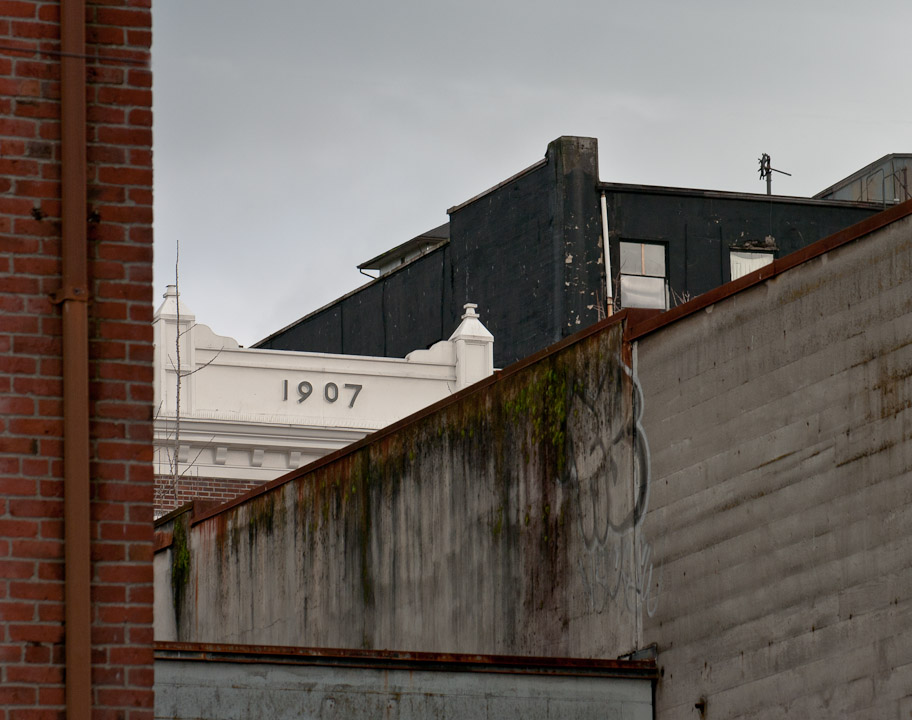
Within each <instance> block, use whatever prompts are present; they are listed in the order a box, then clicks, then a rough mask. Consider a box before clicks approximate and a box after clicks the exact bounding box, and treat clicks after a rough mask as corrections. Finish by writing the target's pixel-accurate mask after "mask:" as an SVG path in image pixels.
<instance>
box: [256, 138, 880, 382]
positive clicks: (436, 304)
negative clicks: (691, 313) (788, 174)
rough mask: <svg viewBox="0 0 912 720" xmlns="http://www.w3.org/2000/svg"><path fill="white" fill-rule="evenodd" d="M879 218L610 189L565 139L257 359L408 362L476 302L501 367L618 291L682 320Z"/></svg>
mask: <svg viewBox="0 0 912 720" xmlns="http://www.w3.org/2000/svg"><path fill="white" fill-rule="evenodd" d="M603 196H604V207H605V213H604V216H603V213H602V202H603V201H602V197H603ZM880 209H881V207H880V205H878V204H872V203H857V202H845V201H832V200H820V199H809V198H794V197H782V196H775V195H774V196H768V195H755V194H748V193H728V192H717V191H709V190H693V189H682V188H667V187H656V186H645V185H627V184H619V183H603V182H600V181H599V173H598V144H597V141H596V140H595V139H593V138H580V137H562V138H558V139H557V140H555V141H554V142H552V143H550V144H549V145H548V150H547V153H546V155H545V157H544V159H542V160H540V161H539V162H537V163H535V164H534V165H532V166H531V167H528V168H526V169H525V170H523V171H522V172H520V173H518V174H516V175H514V176H513V177H511V178H509V179H507V180H505V181H504V182H502V183H500V184H498V185H496V186H495V187H493V188H491V189H489V190H487V191H485V192H483V193H481V194H480V195H477V196H476V197H474V198H472V199H471V200H468V201H467V202H464V203H462V204H461V205H457V206H455V207H452V208H450V209H449V210H448V211H447V212H448V214H449V217H450V221H449V224H448V226H446V225H444V226H441V227H439V228H435V229H434V230H431V231H429V232H427V233H424V234H423V235H419V236H418V237H416V238H413V239H412V240H410V241H408V242H406V243H403V244H402V245H400V246H398V247H396V248H394V249H393V250H390V251H389V252H387V253H384V254H382V255H380V256H378V257H376V258H373V259H372V260H370V261H368V262H366V263H363V264H362V265H361V266H360V267H361V269H362V270H375V271H377V272H379V273H381V274H380V275H379V277H377V279H375V280H373V281H371V282H370V283H368V284H367V285H364V286H363V287H361V288H358V289H357V290H355V291H353V292H351V293H349V294H347V295H345V296H343V297H341V298H339V299H338V300H336V301H335V302H333V303H331V304H329V305H327V306H325V307H323V308H321V309H319V310H317V311H315V312H312V313H310V314H309V315H306V316H304V317H303V318H301V319H300V320H298V321H296V322H294V323H292V324H291V325H289V326H287V327H285V328H283V329H282V330H279V331H278V332H276V333H274V334H272V335H270V336H269V337H267V338H265V339H264V340H261V341H260V342H259V343H257V344H256V347H263V348H272V349H278V350H305V351H311V352H330V353H350V354H355V355H385V356H389V357H402V356H403V355H405V354H406V353H408V352H410V351H411V350H414V349H416V348H420V347H426V346H429V345H431V344H433V343H434V342H437V341H438V340H441V339H444V338H446V337H448V336H449V334H450V333H451V332H452V330H453V329H454V328H455V327H456V325H457V324H458V320H459V317H460V316H461V315H462V312H463V309H462V306H463V304H464V303H466V302H474V303H478V305H479V312H480V313H481V319H482V321H483V322H484V324H485V325H486V326H487V328H488V329H489V330H490V331H491V332H492V333H493V334H494V362H495V365H497V366H498V367H503V366H505V365H508V364H510V363H512V362H514V361H516V360H519V359H521V358H523V357H525V356H527V355H529V354H531V353H533V352H535V351H537V350H540V349H541V348H543V347H546V346H548V345H550V344H552V343H554V342H556V341H558V340H560V339H561V338H563V337H566V336H567V335H570V334H572V333H574V332H576V331H577V330H580V329H582V328H584V327H586V326H588V325H590V324H592V323H594V322H596V321H598V320H599V319H601V318H603V317H605V314H606V312H607V311H608V304H609V303H608V295H609V287H610V290H611V292H610V294H611V297H612V299H613V307H614V309H615V310H616V309H619V308H621V307H625V306H626V307H664V308H668V307H673V306H674V305H677V304H680V303H681V302H684V301H686V300H688V299H690V298H692V297H695V296H697V295H700V294H702V293H704V292H706V291H708V290H711V289H712V288H715V287H717V286H719V285H721V284H722V283H725V282H728V281H729V280H731V279H733V277H737V276H740V275H742V274H745V273H746V272H749V271H750V270H752V269H754V268H756V267H759V266H761V265H762V264H764V263H766V262H769V261H771V260H772V259H773V258H776V257H781V256H783V255H786V254H788V253H791V252H794V251H795V250H798V249H800V248H802V247H804V246H806V245H809V244H810V243H812V242H814V241H816V240H819V239H821V238H823V237H826V236H827V235H830V234H832V233H834V232H837V231H839V230H841V229H843V228H845V227H848V226H849V225H852V224H854V223H856V222H859V221H861V220H863V219H865V218H866V217H868V216H870V215H872V214H874V213H876V212H878V211H879V210H880ZM606 224H607V228H608V245H609V258H608V259H609V261H610V262H609V263H607V264H606V262H605V257H604V254H603V242H602V236H603V228H604V227H605V225H606ZM608 267H610V273H608V272H607V268H608ZM609 274H610V282H609V277H608V276H609Z"/></svg>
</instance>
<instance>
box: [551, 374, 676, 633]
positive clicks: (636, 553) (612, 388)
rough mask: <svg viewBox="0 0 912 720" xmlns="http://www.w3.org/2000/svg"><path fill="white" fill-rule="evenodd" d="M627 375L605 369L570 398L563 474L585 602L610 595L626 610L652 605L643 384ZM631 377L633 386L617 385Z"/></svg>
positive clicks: (601, 601)
mask: <svg viewBox="0 0 912 720" xmlns="http://www.w3.org/2000/svg"><path fill="white" fill-rule="evenodd" d="M621 369H622V371H623V373H624V375H625V376H626V378H627V382H623V379H622V378H621V377H619V376H617V375H615V378H616V382H611V381H609V378H608V373H607V372H606V373H604V374H603V375H602V377H600V378H599V380H598V382H597V383H596V384H595V387H589V388H582V389H577V390H575V391H574V393H573V397H572V399H571V406H570V416H569V418H568V425H569V428H568V429H569V433H568V435H569V442H570V455H571V462H570V463H569V464H568V477H567V478H566V479H567V480H568V481H569V482H570V483H571V486H572V487H573V488H574V489H575V491H576V493H577V497H578V502H579V515H578V519H579V524H578V528H579V536H580V539H581V541H582V544H583V553H582V554H581V555H580V556H579V557H578V559H577V561H578V567H579V571H580V575H581V577H582V580H583V587H584V589H585V592H586V594H587V596H588V599H589V604H590V608H591V609H592V610H593V611H595V612H602V611H603V610H604V609H605V608H606V607H607V606H608V604H609V603H611V602H614V603H616V604H617V605H618V606H619V607H622V608H624V609H626V610H629V611H630V612H636V611H637V610H638V609H639V608H642V609H644V610H645V611H646V612H647V613H648V614H649V615H650V616H652V615H653V614H654V613H655V611H656V609H657V607H658V592H659V585H660V583H659V582H657V581H655V580H654V576H655V573H654V569H653V562H652V554H653V550H652V546H651V545H650V544H649V543H648V542H647V541H646V538H645V537H644V536H643V533H642V529H641V526H642V523H643V519H644V518H645V516H646V509H647V506H648V504H649V481H650V458H649V444H648V441H647V439H646V433H645V432H644V431H643V427H642V424H641V419H642V415H643V392H642V389H641V388H640V383H639V380H638V379H637V377H636V376H635V374H634V373H633V372H632V371H631V370H630V368H628V367H627V366H626V365H623V364H621ZM628 383H629V386H630V387H631V392H629V393H625V392H622V391H621V389H622V388H623V387H624V386H625V385H627V384H628Z"/></svg>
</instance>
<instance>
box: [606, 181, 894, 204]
mask: <svg viewBox="0 0 912 720" xmlns="http://www.w3.org/2000/svg"><path fill="white" fill-rule="evenodd" d="M597 189H598V190H604V191H605V192H609V193H641V194H645V195H677V196H685V197H702V198H714V199H719V200H747V201H750V202H765V203H770V202H775V203H786V204H790V205H814V206H818V207H820V206H825V207H851V208H859V207H860V208H872V209H878V210H879V209H880V208H881V207H882V205H881V203H879V202H855V201H852V200H823V199H821V198H817V197H812V198H806V197H797V196H795V195H767V194H765V193H745V192H733V191H729V190H703V189H700V188H679V187H671V186H666V185H633V184H628V183H611V182H600V183H598V185H597Z"/></svg>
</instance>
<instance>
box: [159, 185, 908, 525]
mask: <svg viewBox="0 0 912 720" xmlns="http://www.w3.org/2000/svg"><path fill="white" fill-rule="evenodd" d="M908 215H912V200H908V201H906V202H904V203H901V204H900V205H894V206H893V207H891V208H889V209H887V210H884V211H883V212H881V213H878V214H877V215H872V216H871V217H869V218H866V219H865V220H862V221H861V222H859V223H856V224H855V225H852V226H850V227H848V228H846V229H844V230H841V231H839V232H837V233H835V234H833V235H830V236H829V237H826V238H823V239H822V240H818V241H817V242H815V243H813V244H811V245H808V246H807V247H805V248H803V249H801V250H798V251H796V252H793V253H791V254H789V255H786V256H785V257H783V258H779V259H777V260H774V261H773V262H772V263H771V264H769V265H766V266H764V267H762V268H759V269H758V270H755V271H753V272H751V273H748V274H747V275H745V276H743V277H741V278H738V279H737V280H733V281H732V282H729V283H726V284H725V285H721V286H720V287H718V288H716V289H714V290H710V291H709V292H707V293H704V294H703V295H698V296H697V297H696V298H694V299H693V300H691V301H689V302H686V303H684V304H683V305H678V306H677V307H674V308H672V309H671V310H667V311H664V312H662V311H660V310H640V309H627V310H621V311H620V312H618V313H616V314H614V315H612V316H610V317H608V318H605V319H604V320H601V321H599V322H597V323H595V324H594V325H590V326H589V327H588V328H584V329H583V330H581V331H579V332H578V333H575V334H574V335H570V336H569V337H566V338H564V339H563V340H561V341H559V342H557V343H555V344H554V345H551V346H549V347H547V348H544V349H543V350H539V351H538V352H536V353H533V354H532V355H530V356H528V357H526V358H524V359H523V360H520V361H518V362H515V363H513V364H512V365H510V366H508V367H507V368H505V369H504V370H498V371H495V372H494V374H493V375H491V376H490V377H488V378H485V379H484V380H481V381H479V382H477V383H475V384H474V385H470V386H469V387H467V388H464V389H463V390H460V391H459V392H456V393H454V394H452V395H450V396H448V397H446V398H444V399H442V400H439V401H438V402H436V403H434V404H432V405H429V406H428V407H426V408H423V409H422V410H419V411H418V412H416V413H414V414H412V415H409V416H407V417H405V418H402V419H401V420H398V421H397V422H395V423H393V424H392V425H388V426H387V427H385V428H383V429H381V430H378V431H377V432H375V433H372V434H370V435H368V436H366V437H365V438H362V439H361V440H358V441H356V442H354V443H352V444H351V445H347V446H345V447H344V448H341V449H340V450H336V451H335V452H333V453H330V454H329V455H325V456H324V457H322V458H319V459H317V460H315V461H314V462H312V463H310V464H308V465H305V466H304V467H302V468H298V469H297V470H292V471H291V472H289V473H287V474H285V475H282V476H281V477H279V478H276V479H275V480H271V481H270V482H267V483H264V484H263V485H259V486H257V487H256V488H253V489H252V490H250V491H248V492H247V493H245V494H243V495H240V496H238V497H236V498H234V499H233V500H229V501H228V502H227V503H225V504H223V505H218V506H217V507H213V508H206V509H202V508H199V507H197V508H194V511H193V515H192V519H191V524H192V525H197V524H198V523H201V522H203V521H204V520H206V519H207V518H210V517H213V516H215V515H219V514H221V513H223V512H226V511H228V510H231V509H232V508H234V507H236V506H238V505H242V504H244V503H245V502H247V501H248V500H251V499H253V498H255V497H258V496H260V495H263V494H265V493H267V492H269V491H270V490H272V489H273V488H275V487H278V486H280V485H284V484H285V483H288V482H291V481H293V480H295V479H297V478H299V477H303V476H305V475H308V474H310V473H312V472H313V471H315V470H317V469H319V468H320V467H323V466H324V465H329V464H330V463H332V462H335V461H336V460H338V459H340V458H342V457H345V456H346V455H349V454H351V453H354V452H357V451H359V450H361V449H362V448H363V447H365V446H367V445H369V444H371V443H373V442H375V441H377V440H378V439H380V438H383V437H386V436H387V435H390V434H392V433H395V432H397V431H398V430H400V429H401V428H403V427H405V426H407V425H410V424H411V423H413V422H415V421H417V420H420V419H422V418H424V417H427V416H428V415H431V414H433V413H435V412H437V411H438V410H440V409H442V408H444V407H447V406H448V405H450V404H453V403H457V402H459V401H460V400H461V399H462V398H464V397H468V396H470V395H472V394H473V393H476V392H480V391H481V390H484V389H485V388H487V387H488V386H490V385H492V384H494V383H496V382H498V381H499V380H500V379H502V378H506V377H509V376H511V375H513V374H514V373H517V372H519V371H521V370H523V369H525V368H526V367H528V366H530V365H532V364H534V363H536V362H538V361H540V360H542V359H543V358H545V357H547V356H549V355H553V354H555V353H557V352H559V351H561V350H563V349H564V348H565V347H567V346H568V345H572V344H574V343H576V342H579V341H580V340H582V339H584V338H586V337H588V336H590V335H595V334H597V333H600V332H602V331H603V330H604V329H605V328H607V327H609V326H611V325H614V324H616V323H620V322H624V321H626V327H625V328H624V340H625V341H626V342H631V341H634V340H638V339H640V338H642V337H645V336H646V335H648V334H650V333H653V332H655V331H656V330H659V329H660V328H663V327H665V326H666V325H670V324H671V323H673V322H676V321H678V320H680V319H681V318H684V317H686V316H688V315H691V314H693V313H695V312H697V311H698V310H702V309H704V308H706V307H709V306H710V305H713V304H714V303H717V302H719V301H720V300H724V299H725V298H728V297H731V296H732V295H735V294H736V293H739V292H741V291H742V290H746V289H747V288H749V287H753V286H754V285H759V284H760V283H762V282H765V281H766V280H768V279H770V278H772V277H775V276H776V275H779V274H781V273H783V272H785V271H786V270H789V269H791V268H793V267H795V266H797V265H800V264H802V263H804V262H807V261H809V260H812V259H814V258H816V257H819V256H821V255H823V254H825V253H827V252H829V251H830V250H833V249H835V248H837V247H840V246H842V245H846V244H848V243H850V242H853V241H855V240H858V239H860V238H863V237H864V236H866V235H869V234H870V233H872V232H875V231H876V230H879V229H881V228H883V227H885V226H887V225H889V224H890V223H892V222H895V221H896V220H899V219H902V218H904V217H906V216H908ZM198 510H201V512H199V513H197V511H198ZM185 511H186V510H185V509H180V512H185ZM169 517H170V516H169Z"/></svg>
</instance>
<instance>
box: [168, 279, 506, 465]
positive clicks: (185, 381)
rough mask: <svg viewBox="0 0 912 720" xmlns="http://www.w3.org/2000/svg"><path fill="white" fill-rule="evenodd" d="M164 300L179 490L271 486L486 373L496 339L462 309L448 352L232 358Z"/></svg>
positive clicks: (260, 352) (171, 298)
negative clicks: (183, 483) (192, 485)
mask: <svg viewBox="0 0 912 720" xmlns="http://www.w3.org/2000/svg"><path fill="white" fill-rule="evenodd" d="M164 298H165V301H164V303H163V304H162V305H161V307H160V308H159V310H158V312H156V314H155V318H154V320H153V326H154V330H155V345H156V347H155V371H156V385H155V404H156V408H157V413H156V420H155V448H156V473H157V474H158V475H159V476H160V477H162V478H164V477H168V476H173V463H175V462H176V463H177V468H178V473H183V474H184V475H185V477H187V478H188V479H189V480H192V478H197V477H198V478H231V479H245V480H260V481H267V480H271V479H273V478H276V477H278V476H279V475H282V474H284V473H285V472H288V471H289V470H293V469H296V468H298V467H301V466H303V465H306V464H307V463H308V462H311V461H313V460H315V459H317V458H319V457H321V456H323V455H326V454H328V453H330V452H333V451H334V450H337V449H339V448H342V447H344V446H345V445H347V444H349V443H351V442H354V441H355V440H359V439H360V438H362V437H364V436H365V435H367V434H368V433H370V432H373V431H375V430H379V429H380V428H382V427H385V426H386V425H389V424H390V423H392V422H395V421H396V420H399V419H401V418H403V417H405V416H407V415H410V414H411V413H414V412H416V411H418V410H420V409H421V408H423V407H426V406H427V405H430V404H432V403H434V402H436V401H438V400H440V399H442V398H444V397H446V396H448V395H450V394H451V393H453V392H455V391H457V390H460V389H462V388H463V387H466V386H467V385H470V384H472V383H474V382H477V381H479V380H482V379H484V378H486V377H488V376H489V375H491V373H492V372H493V370H494V368H493V349H492V348H493V342H494V338H493V336H492V335H491V333H489V332H488V331H487V329H485V327H484V325H482V324H481V322H480V320H479V319H478V315H477V314H476V312H475V307H476V306H475V305H471V304H469V305H466V314H465V315H463V320H462V323H461V324H460V325H459V327H458V328H457V329H456V331H455V332H454V333H453V336H452V337H451V338H450V339H449V340H444V341H441V342H438V343H436V344H434V345H433V346H431V347H430V348H428V349H426V350H416V351H414V352H411V353H409V354H408V355H407V356H406V357H405V358H385V357H365V356H357V355H332V354H326V353H306V352H289V351H282V350H264V349H251V348H242V347H240V346H239V345H238V343H237V342H236V341H235V340H234V339H232V338H230V337H225V336H221V335H216V334H215V333H214V332H213V331H212V330H211V329H210V328H209V327H207V326H206V325H200V324H198V323H196V318H195V316H194V315H193V314H192V312H191V311H190V310H189V309H188V308H187V307H186V306H184V305H183V304H182V303H180V302H179V299H178V294H177V290H176V288H175V287H174V286H173V285H169V286H168V290H167V292H166V293H165V295H164ZM178 336H179V337H180V349H179V352H178V346H177V342H178ZM178 355H179V357H180V362H178ZM178 374H180V383H178ZM178 396H179V398H180V412H179V413H178V412H177V407H178Z"/></svg>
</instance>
